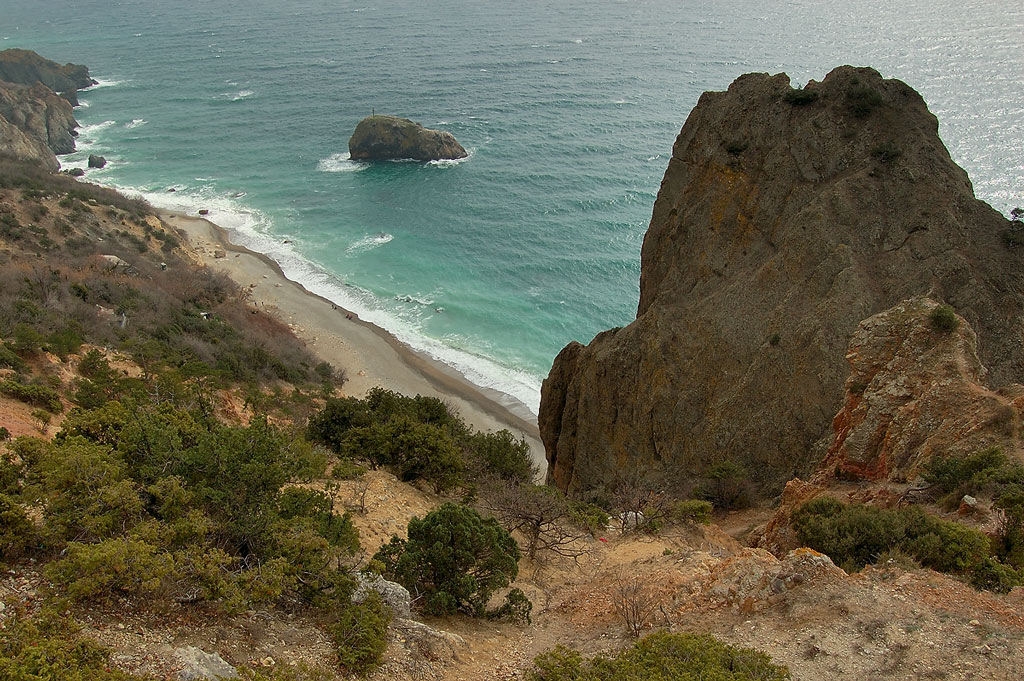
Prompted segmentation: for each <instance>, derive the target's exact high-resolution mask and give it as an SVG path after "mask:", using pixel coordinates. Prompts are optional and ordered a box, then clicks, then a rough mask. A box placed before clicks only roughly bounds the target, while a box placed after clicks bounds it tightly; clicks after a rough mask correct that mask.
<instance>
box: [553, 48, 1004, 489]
mask: <svg viewBox="0 0 1024 681" xmlns="http://www.w3.org/2000/svg"><path fill="white" fill-rule="evenodd" d="M804 92H805V93H808V94H810V95H813V97H798V96H794V93H798V91H796V90H794V89H793V88H791V87H790V83H789V78H788V77H787V76H786V75H785V74H779V75H775V76H770V75H767V74H748V75H745V76H741V77H740V78H738V79H737V80H736V81H735V82H733V84H732V85H731V86H730V87H729V90H728V92H709V93H705V94H703V95H702V96H701V98H700V101H699V102H698V104H697V106H696V107H695V108H694V109H693V111H692V112H691V114H690V116H689V118H688V119H687V121H686V124H685V125H684V126H683V129H682V131H681V132H680V134H679V137H678V139H677V140H676V143H675V146H674V148H673V153H672V158H671V160H670V161H669V167H668V170H667V171H666V173H665V178H664V180H663V181H662V185H661V189H660V191H659V193H658V198H657V201H656V202H655V205H654V212H653V215H652V218H651V224H650V228H649V229H648V232H647V234H646V236H645V238H644V245H643V250H642V254H641V281H640V303H639V307H638V310H637V318H636V320H635V321H634V322H633V323H631V324H630V325H629V326H626V327H625V328H622V329H615V330H611V331H606V332H604V333H601V334H598V335H597V336H596V337H595V338H594V340H593V341H592V342H591V343H590V345H588V346H586V347H584V346H582V345H580V344H578V343H571V344H569V345H568V346H566V347H565V349H563V350H562V352H561V353H560V354H559V355H558V357H557V358H556V359H555V362H554V365H553V366H552V369H551V372H550V374H549V376H548V378H547V379H546V380H545V382H544V386H543V388H542V396H541V407H540V415H539V425H540V430H541V436H542V439H543V441H544V445H545V449H546V452H547V458H548V462H549V466H548V477H549V481H550V482H552V483H553V484H555V485H557V486H558V487H560V488H562V489H563V490H568V491H570V492H576V491H581V490H584V489H588V488H593V487H596V486H598V485H600V484H602V483H603V482H605V481H607V480H608V479H609V478H610V477H612V476H614V475H615V474H616V472H617V471H621V470H623V469H626V468H629V467H645V468H650V469H653V470H655V471H657V470H660V471H662V472H663V473H664V475H665V477H666V479H668V480H669V481H678V483H679V485H680V486H685V485H687V484H690V482H691V481H692V479H693V478H694V477H699V476H700V475H701V474H702V473H703V472H704V471H706V470H707V468H708V467H709V466H710V464H712V463H713V462H715V461H720V460H722V459H731V460H733V461H736V462H738V463H740V464H742V465H744V466H745V467H746V469H747V470H748V471H749V472H750V473H751V474H752V475H753V476H754V477H755V480H756V481H757V482H758V483H760V484H761V486H762V487H764V488H767V489H777V488H778V487H779V486H781V484H782V482H783V481H785V480H787V479H789V478H791V477H793V475H794V474H799V473H807V472H810V471H811V470H812V469H813V468H814V466H815V464H816V463H818V462H819V461H820V460H821V456H822V454H823V452H822V451H820V450H818V451H815V449H814V445H815V443H816V442H817V441H818V440H819V439H820V438H821V437H822V435H823V434H824V433H826V432H827V429H828V427H829V423H830V420H831V419H832V417H833V416H834V415H835V414H836V412H837V411H839V408H840V406H841V405H842V400H843V386H844V382H845V380H846V377H847V375H848V371H849V370H848V367H847V364H846V361H845V354H846V348H847V344H848V342H849V339H850V336H851V335H852V334H853V332H854V331H855V330H856V329H857V325H858V323H859V322H860V321H861V320H863V319H865V318H866V317H869V316H871V315H873V314H876V313H878V312H881V311H883V310H886V309H889V308H891V307H893V306H894V305H896V304H898V303H899V302H900V301H903V300H906V299H908V298H911V297H913V296H917V295H923V294H928V295H930V296H932V297H933V298H935V299H938V300H945V301H947V302H948V303H949V304H951V305H952V306H953V307H954V308H955V309H956V311H957V312H958V313H959V314H960V315H962V316H963V318H964V319H965V320H966V321H967V322H969V323H970V324H971V326H972V327H973V328H974V330H975V331H976V332H977V333H978V336H979V337H980V339H981V342H980V343H979V346H978V347H979V355H980V357H981V359H982V361H983V362H984V363H985V365H986V366H988V368H989V371H990V374H989V380H990V381H991V383H992V385H994V386H1002V385H1006V384H1008V383H1012V382H1014V381H1017V380H1019V378H1020V377H1021V376H1024V314H1022V313H1024V269H1022V268H1021V267H1020V263H1019V256H1018V254H1016V253H1015V252H1014V251H1012V250H1010V249H1008V248H1006V246H1005V245H1004V244H1003V243H1002V242H1001V236H1000V235H1001V234H1002V233H1003V232H1004V231H1005V230H1006V229H1007V228H1008V224H1009V223H1008V221H1007V220H1006V219H1005V218H1004V217H1003V216H1001V215H1000V214H999V213H997V212H996V211H995V210H993V209H992V208H991V207H990V206H988V205H987V204H985V203H984V202H981V201H978V200H976V199H975V198H974V195H973V190H972V187H971V183H970V180H969V179H968V178H967V175H966V173H964V171H963V170H961V169H960V168H959V167H957V166H956V164H955V163H953V161H952V160H951V159H950V157H949V153H948V152H947V150H946V148H945V147H944V146H943V144H942V141H941V140H940V139H939V137H938V122H937V121H936V119H935V117H934V116H933V115H932V114H931V113H930V112H929V111H928V109H927V107H926V105H925V103H924V101H923V100H922V98H921V97H920V95H918V94H917V93H916V92H915V91H914V90H913V89H911V88H910V87H908V86H907V85H905V84H904V83H902V82H899V81H897V80H884V79H882V77H881V76H879V74H878V73H877V72H876V71H874V70H872V69H868V68H853V67H839V68H837V69H835V70H833V71H832V72H831V73H829V74H828V76H827V77H826V78H825V79H824V80H823V81H822V82H820V83H816V82H811V83H808V85H807V86H806V87H805V88H804ZM811 100H813V101H811Z"/></svg>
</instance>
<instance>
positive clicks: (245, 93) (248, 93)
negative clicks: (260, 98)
mask: <svg viewBox="0 0 1024 681" xmlns="http://www.w3.org/2000/svg"><path fill="white" fill-rule="evenodd" d="M218 56H220V55H218ZM254 94H256V93H255V92H253V91H252V90H239V91H238V92H236V93H235V95H234V96H233V97H232V98H231V101H232V102H237V101H238V100H240V99H245V98H247V97H252V96H253V95H254Z"/></svg>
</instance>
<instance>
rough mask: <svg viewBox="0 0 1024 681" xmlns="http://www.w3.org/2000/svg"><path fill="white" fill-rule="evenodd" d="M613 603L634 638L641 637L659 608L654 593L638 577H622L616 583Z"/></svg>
mask: <svg viewBox="0 0 1024 681" xmlns="http://www.w3.org/2000/svg"><path fill="white" fill-rule="evenodd" d="M612 603H613V605H614V606H615V612H617V613H618V614H619V617H621V618H622V621H623V622H624V623H625V625H626V629H627V630H629V633H630V635H631V636H633V638H640V634H641V633H642V632H643V630H644V629H646V628H647V627H648V626H650V624H651V621H652V620H653V619H654V614H655V611H656V610H657V609H658V602H657V599H656V598H655V596H654V594H653V593H652V592H651V590H650V589H648V588H647V587H646V585H645V584H644V583H643V582H641V581H640V579H639V578H638V577H632V578H629V579H626V578H623V579H620V580H619V581H618V582H617V583H616V585H615V592H614V593H613V594H612ZM666 619H667V616H666Z"/></svg>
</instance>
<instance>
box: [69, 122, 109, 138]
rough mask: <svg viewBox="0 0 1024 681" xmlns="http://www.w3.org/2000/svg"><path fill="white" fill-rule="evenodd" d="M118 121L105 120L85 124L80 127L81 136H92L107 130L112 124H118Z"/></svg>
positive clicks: (79, 134) (79, 133)
mask: <svg viewBox="0 0 1024 681" xmlns="http://www.w3.org/2000/svg"><path fill="white" fill-rule="evenodd" d="M116 124H117V121H103V122H102V123H93V124H91V125H83V126H82V127H81V128H79V129H78V136H79V137H91V136H93V135H95V134H96V133H98V132H100V131H102V130H106V129H107V128H109V127H110V126H112V125H116Z"/></svg>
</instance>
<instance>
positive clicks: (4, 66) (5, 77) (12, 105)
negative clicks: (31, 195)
mask: <svg viewBox="0 0 1024 681" xmlns="http://www.w3.org/2000/svg"><path fill="white" fill-rule="evenodd" d="M94 83H95V81H93V80H92V79H91V78H90V77H89V69H87V68H86V67H84V66H78V65H76V64H65V65H64V66H61V65H60V64H57V63H56V62H52V61H50V60H48V59H44V58H42V57H40V56H39V55H38V54H36V53H35V52H32V51H30V50H20V49H11V50H4V51H3V52H0V149H2V150H4V151H5V152H6V153H7V154H8V155H10V156H13V157H14V158H16V159H18V160H22V161H31V162H36V163H40V164H42V165H43V166H44V167H46V168H47V169H48V170H57V169H58V168H59V167H60V163H59V162H58V161H57V155H58V154H69V153H71V152H73V151H74V150H75V138H76V137H77V136H78V133H77V132H76V128H78V122H77V121H76V120H75V116H74V112H73V111H72V106H73V105H77V103H78V99H77V96H76V95H75V93H76V91H77V90H78V89H80V88H84V87H89V86H90V85H93V84H94ZM58 92H61V93H62V94H58Z"/></svg>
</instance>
